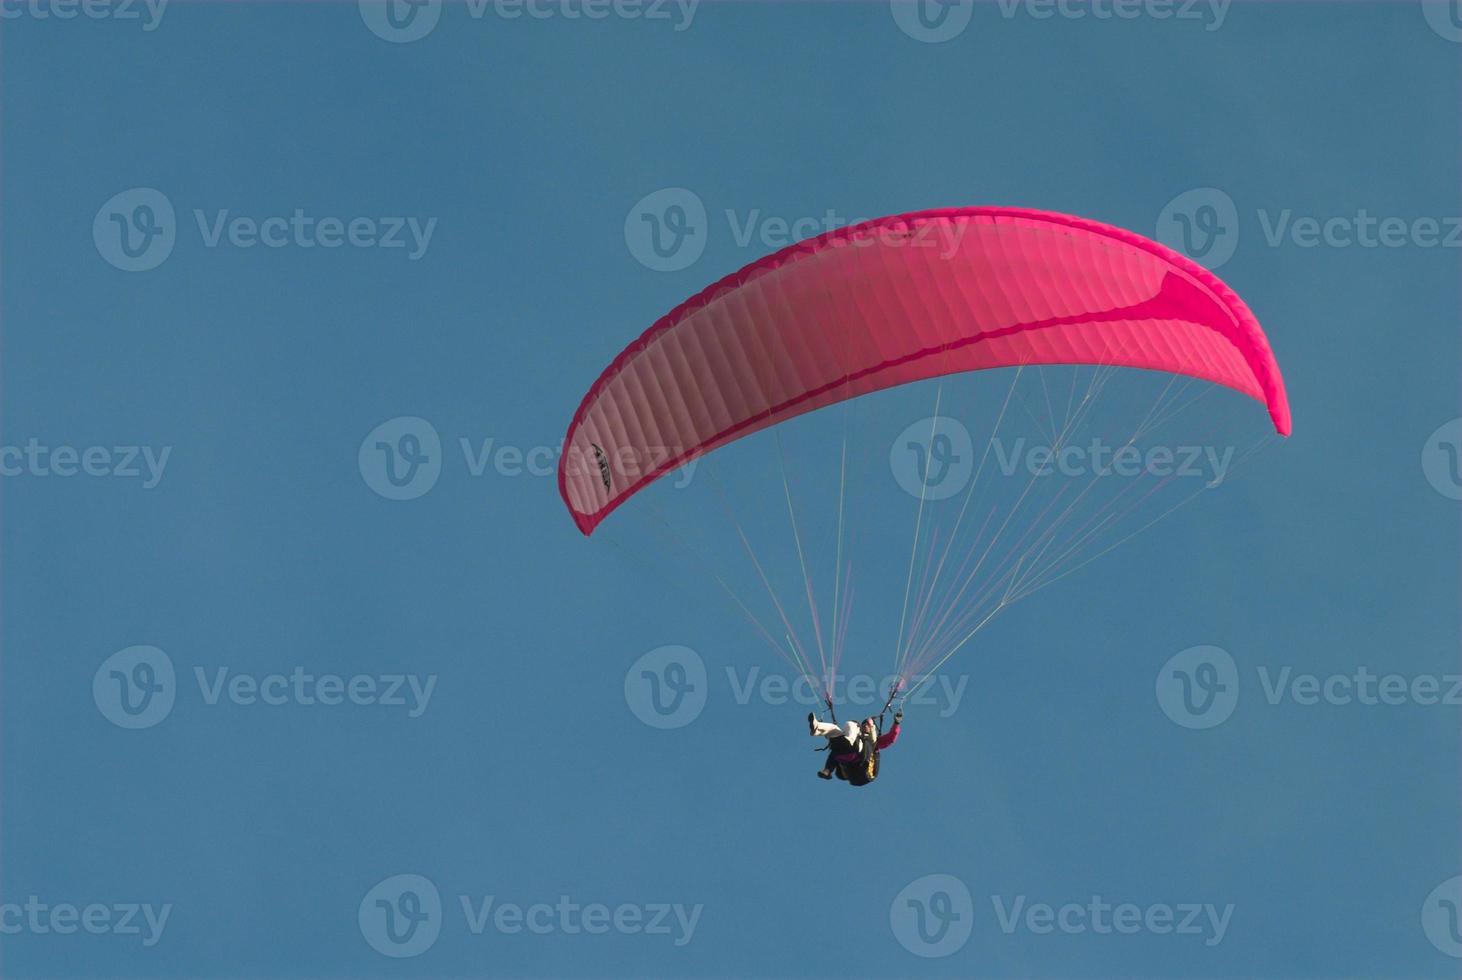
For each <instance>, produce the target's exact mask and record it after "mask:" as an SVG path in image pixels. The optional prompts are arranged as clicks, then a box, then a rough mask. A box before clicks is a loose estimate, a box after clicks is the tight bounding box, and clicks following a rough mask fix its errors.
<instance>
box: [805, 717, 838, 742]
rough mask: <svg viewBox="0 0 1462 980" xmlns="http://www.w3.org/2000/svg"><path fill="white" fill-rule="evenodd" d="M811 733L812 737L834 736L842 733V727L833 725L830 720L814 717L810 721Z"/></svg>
mask: <svg viewBox="0 0 1462 980" xmlns="http://www.w3.org/2000/svg"><path fill="white" fill-rule="evenodd" d="M812 734H813V737H814V738H815V737H818V736H821V737H822V738H836V737H837V736H839V735H841V734H843V729H842V727H841V726H838V725H835V724H833V723H832V722H829V721H818V720H816V719H814V720H813V722H812Z"/></svg>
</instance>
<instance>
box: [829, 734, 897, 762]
mask: <svg viewBox="0 0 1462 980" xmlns="http://www.w3.org/2000/svg"><path fill="white" fill-rule="evenodd" d="M898 740H899V726H898V725H894V726H893V727H892V728H890V729H889V730H888V731H886V732H884V733H883V734H882V735H880V736H878V750H879V751H880V752H882V751H883V750H884V749H886V748H888V747H889V746H890V745H892V744H893V743H894V742H897V741H898ZM832 759H833V761H834V762H857V761H858V753H856V752H844V753H843V754H842V755H835V756H833V757H832Z"/></svg>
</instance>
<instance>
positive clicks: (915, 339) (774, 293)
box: [558, 207, 1290, 534]
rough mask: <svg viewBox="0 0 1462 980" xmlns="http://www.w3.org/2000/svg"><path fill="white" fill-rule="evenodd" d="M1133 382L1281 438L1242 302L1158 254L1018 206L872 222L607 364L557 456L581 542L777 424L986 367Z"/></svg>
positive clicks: (665, 325)
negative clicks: (1080, 370)
mask: <svg viewBox="0 0 1462 980" xmlns="http://www.w3.org/2000/svg"><path fill="white" fill-rule="evenodd" d="M1033 364H1090V365H1113V366H1123V367H1134V368H1148V369H1151V370H1156V371H1167V372H1171V373H1174V374H1181V375H1188V376H1191V377H1194V378H1199V379H1203V380H1206V381H1211V382H1214V383H1216V384H1220V385H1225V386H1227V387H1229V388H1232V389H1234V390H1236V391H1239V392H1242V393H1243V394H1245V395H1248V396H1250V397H1251V398H1254V399H1256V400H1258V401H1260V402H1263V403H1264V405H1265V406H1266V407H1267V408H1268V410H1269V416H1270V418H1271V419H1272V420H1273V423H1274V428H1275V430H1276V431H1277V432H1279V434H1280V435H1288V434H1289V431H1290V417H1289V402H1288V399H1287V397H1286V396H1285V391H1284V380H1283V378H1282V377H1281V376H1280V373H1279V365H1278V364H1277V363H1276V362H1275V360H1274V355H1273V353H1272V352H1271V351H1270V349H1269V342H1268V340H1267V339H1266V338H1265V336H1264V333H1263V331H1262V330H1261V329H1260V328H1259V323H1258V321H1257V320H1256V319H1255V318H1254V315H1253V314H1252V313H1251V312H1249V308H1248V307H1247V306H1245V305H1244V302H1243V300H1241V299H1239V297H1238V295H1237V294H1235V293H1234V291H1233V290H1231V289H1229V288H1228V286H1226V285H1224V283H1223V282H1222V281H1221V280H1220V279H1219V278H1218V277H1217V276H1215V275H1214V274H1213V273H1211V272H1209V271H1208V270H1206V269H1204V268H1203V267H1201V266H1199V265H1197V264H1196V263H1194V262H1192V261H1191V260H1189V259H1188V258H1186V257H1184V256H1182V255H1180V254H1178V253H1177V252H1174V251H1173V250H1172V249H1169V248H1167V247H1166V246H1164V245H1160V244H1158V243H1157V242H1154V241H1151V240H1149V239H1146V238H1143V237H1142V236H1141V235H1136V234H1134V233H1132V232H1130V231H1124V230H1123V229H1120V228H1115V227H1112V226H1110V225H1105V224H1101V223H1099V222H1096V221H1088V220H1085V219H1083V218H1076V217H1072V216H1070V215H1064V214H1057V213H1054V212H1049V211H1031V210H1024V209H1017V208H992V207H972V208H951V209H946V210H937V211H921V212H915V213H911V214H903V215H896V216H893V217H887V218H877V219H874V220H872V221H867V222H864V223H862V224H859V225H853V226H850V227H846V228H839V229H837V230H835V231H831V232H828V233H826V234H823V235H820V236H818V237H816V238H812V239H808V240H807V241H804V242H799V243H798V244H796V245H792V246H790V247H788V248H785V249H782V250H781V251H779V252H777V253H775V254H773V255H770V256H767V257H766V258H764V259H761V260H759V261H757V262H753V263H752V264H751V265H748V266H747V267H746V268H744V269H742V270H741V271H739V272H736V273H734V274H733V275H730V276H727V277H726V278H725V279H722V280H721V281H720V282H718V283H716V284H714V285H712V286H710V287H709V288H707V289H705V290H703V291H702V292H700V293H699V294H697V295H695V296H693V297H691V298H690V299H688V300H686V301H685V302H684V303H682V304H680V305H679V306H677V307H676V308H675V309H674V310H671V311H670V312H669V313H668V314H666V315H665V316H664V317H662V318H661V319H660V320H658V321H657V322H656V323H655V324H654V325H653V326H651V327H650V329H649V330H647V331H645V333H644V334H643V335H642V336H641V337H640V338H639V339H638V340H636V341H635V342H634V343H632V344H630V345H629V346H628V347H627V348H625V349H624V351H623V352H622V353H621V354H620V355H619V356H618V357H616V358H615V359H614V362H613V363H612V364H610V365H609V367H608V368H607V369H606V370H605V371H604V373H603V374H601V375H600V376H599V379H598V380H597V381H595V382H594V385H593V387H591V388H590V389H589V392H588V394H586V395H585V396H584V400H583V402H582V403H581V404H580V405H579V409H578V411H577V412H575V413H574V418H573V421H572V422H571V423H570V425H569V429H568V434H567V436H565V439H564V452H563V457H562V459H561V460H560V462H559V473H558V482H559V492H560V493H561V494H562V495H563V499H564V502H565V503H566V504H568V507H569V511H570V513H572V514H573V517H574V521H575V523H577V524H578V526H579V530H581V531H583V532H584V533H585V534H590V533H592V532H593V530H594V528H595V527H597V526H598V524H599V523H600V522H601V521H603V520H604V518H605V517H606V516H608V515H609V513H610V512H611V511H613V510H614V509H615V508H616V507H618V506H619V505H620V504H622V503H624V501H625V500H627V499H629V498H630V497H631V496H633V495H634V494H635V493H637V492H638V491H639V490H641V489H643V488H644V487H645V486H647V485H649V484H650V483H652V482H653V481H654V480H655V479H657V478H658V477H660V476H662V475H663V474H665V473H667V472H669V471H671V470H673V469H675V468H677V467H679V466H681V465H683V464H684V463H687V462H689V461H690V460H692V459H694V458H696V457H697V456H701V455H703V454H705V453H708V452H710V451H711V450H713V449H715V448H716V447H718V446H721V445H724V444H726V443H728V442H730V441H732V440H734V439H739V438H740V437H742V436H745V435H749V434H751V433H753V432H756V431H758V430H760V429H764V428H766V427H767V426H770V425H775V424H776V423H778V422H781V421H783V420H784V419H788V418H791V417H793V416H796V415H801V414H802V413H804V412H810V411H813V410H814V409H817V408H821V407H823V406H825V405H830V404H833V403H836V402H841V401H844V400H846V399H849V398H855V397H857V396H859V395H864V394H867V393H869V392H872V391H878V390H881V389H883V388H889V387H892V386H894V385H900V384H906V383H908V382H911V381H919V380H923V379H926V378H933V377H938V376H941V375H945V374H952V373H955V372H961V371H976V370H981V369H984V368H995V367H1016V366H1020V365H1033Z"/></svg>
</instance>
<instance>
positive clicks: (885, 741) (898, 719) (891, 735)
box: [878, 708, 904, 750]
mask: <svg viewBox="0 0 1462 980" xmlns="http://www.w3.org/2000/svg"><path fill="white" fill-rule="evenodd" d="M903 723H904V709H903V708H899V710H897V711H895V712H894V713H893V727H892V728H890V729H889V730H888V731H886V732H884V733H883V734H882V735H880V736H878V748H879V749H880V750H882V749H886V748H888V747H889V746H890V745H892V744H893V743H895V742H897V741H898V740H899V726H900V725H902V724H903Z"/></svg>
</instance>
